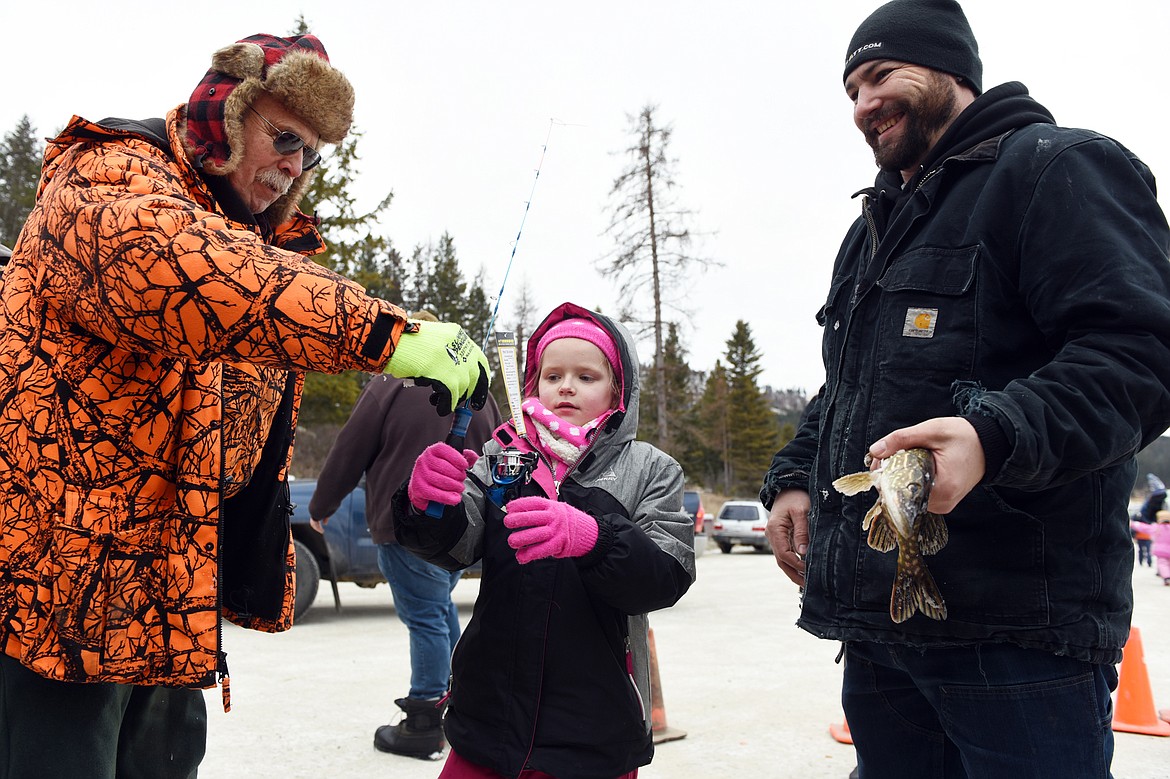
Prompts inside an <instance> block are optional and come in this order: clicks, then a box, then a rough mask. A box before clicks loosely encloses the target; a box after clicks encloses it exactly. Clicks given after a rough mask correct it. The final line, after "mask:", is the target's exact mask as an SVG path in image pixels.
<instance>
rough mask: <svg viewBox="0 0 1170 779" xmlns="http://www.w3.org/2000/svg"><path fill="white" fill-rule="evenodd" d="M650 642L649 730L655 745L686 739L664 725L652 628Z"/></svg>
mask: <svg viewBox="0 0 1170 779" xmlns="http://www.w3.org/2000/svg"><path fill="white" fill-rule="evenodd" d="M649 641H650V730H651V733H652V735H653V738H654V743H655V744H662V743H664V742H666V741H678V740H679V739H680V738H686V735H687V733H686V731H685V730H679V729H678V728H672V727H669V726H668V725H667V724H666V705H665V704H663V702H662V679H661V678H660V677H659V675H658V650H657V649H656V648H655V646H654V628H650V629H649Z"/></svg>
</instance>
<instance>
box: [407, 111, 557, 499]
mask: <svg viewBox="0 0 1170 779" xmlns="http://www.w3.org/2000/svg"><path fill="white" fill-rule="evenodd" d="M554 124H559V122H557V120H556V119H549V120H548V134H547V135H546V136H545V138H544V144H543V145H542V146H541V147H540V161H539V162H538V163H537V165H536V175H535V176H533V178H532V189H531V191H530V192H529V193H528V200H526V201H525V202H524V214H523V215H522V216H521V217H520V228H519V229H518V230H517V231H516V240H514V241H512V253H511V255H509V257H508V265H507V267H506V268H505V269H504V279H503V281H501V282H500V291H499V292H497V293H496V305H495V308H493V309H492V315H491V318H490V319H488V323H487V328H486V329H485V330H484V333H483V345H482V347H481V348H482V350H483V352H484V354H487V351H488V342H489V340H490V339H491V336H492V328H493V327H495V324H496V316H497V315H498V314H499V313H500V302H501V301H502V300H503V299H504V287H505V286H507V284H508V276H509V275H510V274H511V272H512V263H513V262H515V260H516V249H517V248H518V247H519V246H520V236H521V235H523V234H524V225H525V224H526V223H527V222H528V211H529V209H530V208H532V199H533V197H534V196H535V195H536V184H537V182H539V181H540V171H541V170H542V169H543V168H544V155H545V153H546V152H547V151H548V142H549V139H550V138H552V130H553V125H554ZM517 392H518V391H517ZM511 395H512V393H511V392H509V398H510V397H511ZM471 415H472V410H471V406H469V405H468V403H467V401H464V402H462V403H460V404H459V405H458V406H456V407H455V412H454V419H452V420H451V431H450V432H449V433H447V438H446V439H445V443H446V444H447V445H448V446H450V447H452V448H453V449H455V450H456V451H460V452H461V451H463V439H464V438H466V436H467V428H468V427H469V426H470V425H471ZM512 416H513V418H515V417H516V410H515V409H513V411H512ZM426 514H427V516H429V517H435V518H439V517H441V516H443V504H442V503H438V502H436V501H431V502H430V503H428V504H427V510H426Z"/></svg>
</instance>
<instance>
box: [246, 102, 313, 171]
mask: <svg viewBox="0 0 1170 779" xmlns="http://www.w3.org/2000/svg"><path fill="white" fill-rule="evenodd" d="M248 110H249V111H251V112H252V113H254V114H256V116H259V117H260V121H262V122H264V124H266V125H268V126H269V127H270V128H271V129H272V132H274V133H276V135H274V136H273V137H272V148H274V149H276V153H277V154H283V155H284V156H286V157H287V156H289V155H290V154H296V153H297V151H300V153H301V170H303V171H304V170H312V169H313V168H315V167H317V166H318V165H320V164H321V152H319V151H317V150H316V149H314V148H313V147H312V146H310V145H309V144H307V143H305V140H304V139H303V138H301V136H299V135H297V134H296V133H294V132H289V131H288V130H282V129H280V128H279V127H277V126H276V125H274V124H273V123H272V122H270V121H268V120H267V119H265V118H264V116H263V115H262V114H261V113H260V112H259V111H257V110H256V109H255V108H253V107H252V106H248Z"/></svg>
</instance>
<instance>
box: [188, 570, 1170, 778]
mask: <svg viewBox="0 0 1170 779" xmlns="http://www.w3.org/2000/svg"><path fill="white" fill-rule="evenodd" d="M698 569H699V578H698V581H697V582H696V583H695V585H694V587H692V589H691V591H690V592H689V593H687V595H686V597H684V598H683V599H682V601H681V602H680V603H679V604H678V605H677V606H675V607H674V608H672V609H669V610H667V611H664V612H660V613H657V614H654V615H653V616H652V617H651V625H652V627H653V630H654V637H655V644H656V647H657V654H658V664H659V672H660V674H661V678H662V698H663V703H664V708H665V712H666V720H667V725H668V726H669V727H670V728H671V729H672V730H678V731H681V732H682V733H685V736H684V737H683V738H681V739H679V740H676V741H670V742H667V743H662V744H660V745H659V746H658V748H657V750H656V753H655V758H654V762H653V763H652V764H651V765H650V766H648V767H646V768H644V769H642V771H641V772H640V774H639V776H640V779H667V777H669V778H670V779H691V777H694V778H695V779H723V778H724V777H726V778H727V779H731V778H732V777H734V778H735V779H743V777H781V778H784V777H793V778H794V779H821V778H822V777H824V778H825V779H845V777H847V776H848V774H849V771H850V770H852V768H853V766H854V764H855V761H854V756H853V749H852V747H851V746H849V745H846V744H841V743H838V742H837V741H836V740H834V739H833V738H832V736H831V735H830V733H829V727H830V726H831V725H836V726H840V725H841V724H842V723H843V722H844V718H843V714H842V712H841V708H840V700H839V689H840V678H841V676H840V673H841V672H840V666H838V665H836V664H835V663H834V658H835V657H836V655H837V651H838V648H839V645H838V644H837V643H836V642H830V641H821V640H818V639H816V638H813V637H812V636H810V635H809V634H807V633H805V632H804V631H802V630H800V629H798V628H796V627H795V626H794V623H795V621H796V616H797V592H796V588H795V587H794V586H792V585H790V584H789V582H788V580H787V579H786V578H784V576H783V575H782V574H781V573H780V571H779V569H777V568H776V566H775V563H774V562H773V561H772V558H771V557H770V556H768V555H763V554H755V553H752V552H751V551H749V550H747V549H742V548H737V549H736V550H735V551H734V552H733V553H732V554H720V553H719V552H718V551H717V550H714V549H713V548H711V549H708V551H707V553H706V554H704V555H703V556H702V557H700V558H699V559H698ZM478 587H479V583H478V581H477V580H464V581H463V582H461V583H460V584H459V586H458V587H456V589H455V600H456V602H457V603H458V605H459V610H460V614H461V616H462V618H463V619H464V620H467V619H468V618H469V617H470V615H471V606H472V604H473V602H474V600H475V596H476V594H477V592H478ZM1134 590H1135V600H1136V612H1135V616H1134V625H1135V626H1137V627H1138V628H1140V632H1141V640H1142V646H1143V648H1144V654H1145V661H1146V668H1147V672H1148V677H1149V682H1150V684H1149V687H1150V689H1151V690H1152V693H1153V699H1154V702H1155V704H1156V705H1157V706H1158V707H1159V708H1170V609H1167V604H1170V587H1164V586H1163V585H1162V582H1161V580H1160V579H1157V577H1155V576H1154V575H1153V573H1151V569H1149V568H1141V569H1138V570H1137V571H1136V572H1135V574H1134ZM340 593H341V600H342V604H343V608H342V611H341V612H340V613H338V612H335V611H334V607H333V602H332V596H331V593H330V590H329V587H328V586H322V588H321V591H320V594H319V595H318V597H317V601H316V603H315V604H314V605H313V607H312V608H311V609H310V610H309V612H308V614H307V616H306V617H305V618H304V620H303V621H302V622H301V623H300V624H298V625H297V626H296V627H294V628H293V629H292V630H290V631H289V632H287V633H283V634H279V635H266V634H259V633H255V632H253V631H247V630H241V629H239V628H236V627H234V626H230V625H229V626H226V627H225V630H224V639H223V642H224V648H225V650H226V651H227V652H228V662H229V666H230V668H231V674H232V706H233V709H232V712H231V713H230V714H224V713H223V709H222V703H221V699H220V693H219V691H218V690H208V691H207V701H208V720H209V735H208V749H207V757H206V758H205V760H204V763H203V767H202V769H201V770H200V777H201V778H202V779H236V778H237V777H238V778H239V779H244V778H245V777H247V779H254V778H255V777H280V779H301V778H302V777H303V778H304V779H309V778H310V777H311V778H312V779H318V778H319V777H332V778H337V779H349V778H351V777H352V778H354V779H356V778H358V777H381V776H393V777H395V779H415V778H416V777H417V778H418V779H424V778H426V779H433V778H434V777H436V776H437V775H438V773H439V768H440V766H441V763H438V762H428V761H423V760H415V759H411V758H404V757H398V756H396V755H387V754H383V753H381V752H378V751H377V750H375V749H374V747H373V735H374V729H375V728H376V727H377V726H378V725H382V724H386V723H387V722H390V721H391V718H392V716H393V714H394V713H395V712H397V708H396V707H395V706H394V702H393V700H394V698H396V697H400V696H402V695H405V694H406V690H407V685H408V681H409V666H408V647H407V635H406V629H405V628H404V627H403V626H402V625H401V623H399V622H398V620H397V619H396V618H395V617H394V615H393V605H392V602H391V598H390V591H389V589H388V588H387V587H385V586H379V587H377V588H375V589H371V590H363V589H360V588H358V587H356V586H353V585H345V584H343V585H341V586H340ZM1113 774H1114V776H1115V777H1116V779H1167V777H1170V738H1160V737H1157V736H1146V735H1137V734H1130V733H1118V734H1117V749H1116V757H1115V759H1114V764H1113Z"/></svg>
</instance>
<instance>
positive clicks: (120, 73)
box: [0, 0, 1170, 393]
mask: <svg viewBox="0 0 1170 779" xmlns="http://www.w3.org/2000/svg"><path fill="white" fill-rule="evenodd" d="M878 5H879V3H878V2H874V1H872V0H832V2H800V3H790V2H787V1H786V0H780V1H779V2H763V1H762V0H761V1H760V2H738V1H736V0H719V2H714V1H712V2H697V1H695V0H674V1H673V2H666V1H665V0H662V1H659V0H655V1H654V2H639V1H638V0H621V1H620V2H619V1H615V0H594V2H590V3H558V2H551V1H550V0H544V2H533V1H530V0H523V1H520V2H506V3H505V2H496V3H492V2H485V1H483V0H480V1H479V2H471V1H470V0H466V1H460V2H440V1H439V0H432V1H431V2H417V0H415V1H413V2H400V1H399V0H383V2H378V3H374V2H360V3H358V2H346V1H345V0H330V1H329V2H318V1H317V0H304V1H303V2H300V3H298V2H296V1H295V0H294V1H293V2H270V0H248V2H239V0H232V1H231V2H221V1H220V0H205V1H204V2H201V3H198V4H192V5H186V6H183V7H182V8H179V9H177V10H175V11H174V12H173V13H172V12H164V11H163V10H160V9H159V8H154V9H153V10H151V11H145V12H144V9H143V7H142V6H141V4H140V3H134V4H131V3H125V2H106V3H95V2H93V1H92V0H86V2H74V1H73V0H58V2H54V3H51V4H49V5H41V4H39V3H19V4H18V3H12V2H9V3H5V7H4V9H3V10H0V29H3V30H4V33H5V36H4V38H5V41H4V53H5V55H6V56H7V58H8V60H9V63H10V65H9V68H8V71H7V74H6V75H5V77H4V90H3V94H4V100H3V101H0V131H2V132H9V131H10V130H11V129H12V128H13V127H14V126H15V125H16V123H17V121H18V120H19V118H20V117H21V115H23V114H28V115H29V117H30V118H31V119H32V122H33V124H34V125H35V127H36V128H37V130H38V133H39V134H41V135H50V134H52V133H54V132H56V131H57V130H58V129H60V128H61V127H62V126H64V124H65V123H66V122H67V121H68V119H69V117H70V116H72V115H73V114H78V115H81V116H84V117H86V118H88V119H94V120H97V119H101V118H103V117H106V116H123V117H131V118H144V117H147V116H159V115H162V114H164V113H165V112H166V111H167V110H168V109H170V108H172V107H174V106H175V105H177V104H179V103H181V102H184V101H185V100H186V99H187V96H188V95H189V94H190V92H191V89H192V88H193V87H194V85H195V83H196V82H197V81H198V79H199V78H200V77H201V76H202V74H203V72H204V71H205V70H206V68H207V66H208V64H209V62H210V57H211V53H212V52H213V51H214V50H215V49H217V48H219V47H220V46H223V45H226V44H228V43H231V42H233V41H235V40H237V39H239V38H242V37H244V36H246V35H250V34H252V33H257V32H268V33H273V34H279V35H285V34H288V32H289V31H290V30H291V29H292V27H293V26H294V23H295V19H296V17H297V15H298V13H303V14H304V16H305V18H306V19H307V21H308V22H309V25H310V27H311V28H312V30H313V31H314V32H315V33H316V34H317V35H318V36H319V37H320V38H321V40H322V42H323V43H324V44H325V46H326V48H327V49H328V50H329V53H330V56H331V58H332V61H333V63H334V65H336V66H337V67H338V68H340V69H341V70H342V71H344V72H345V73H346V75H347V76H348V77H349V79H350V80H351V81H352V82H353V83H354V86H355V89H356V91H357V108H356V127H357V128H358V129H359V130H361V131H362V132H363V133H364V137H363V139H362V141H361V144H360V146H359V150H360V152H361V153H362V156H363V159H362V161H361V162H360V173H361V181H360V186H359V188H358V195H359V206H361V205H364V206H366V207H372V206H373V205H374V204H375V203H376V202H377V201H378V200H379V199H380V198H381V197H382V196H383V195H384V194H385V193H386V192H387V191H390V190H393V192H394V200H393V204H392V205H391V207H390V209H389V211H388V212H387V217H386V219H385V222H384V230H383V231H384V232H385V234H387V235H389V236H390V237H391V238H392V239H393V241H394V243H395V245H396V246H397V247H398V248H399V250H400V251H402V252H403V254H406V255H409V253H410V251H411V249H412V248H413V247H414V246H415V245H416V244H419V243H423V242H427V241H433V240H437V239H438V238H439V237H440V236H441V235H442V234H443V232H445V231H446V232H449V233H451V235H452V236H453V237H454V239H455V246H456V250H457V252H458V255H459V257H460V259H461V261H462V263H463V267H464V269H465V271H466V272H467V273H468V275H472V274H474V273H475V272H476V271H478V270H479V269H480V268H481V267H482V268H483V269H484V271H485V273H486V275H487V278H488V281H489V283H488V287H489V293H490V294H492V295H494V294H495V292H496V291H497V290H498V289H499V285H500V283H501V281H502V279H503V274H504V271H505V268H506V267H507V264H508V260H509V257H510V256H511V254H512V244H513V241H514V239H515V238H516V233H517V230H518V229H519V228H520V225H521V220H522V218H524V207H525V202H526V201H527V200H528V199H529V195H530V194H532V205H531V209H530V210H529V212H528V215H527V220H526V222H525V226H524V232H523V234H522V235H521V237H520V242H519V244H518V246H517V250H516V256H515V263H514V265H513V268H512V274H511V276H510V278H509V281H508V288H507V289H506V290H505V292H504V299H503V301H502V305H501V309H500V310H501V313H500V323H501V324H503V325H506V326H511V325H512V324H513V322H514V320H513V317H512V311H511V304H512V303H513V302H514V300H515V295H516V293H517V291H518V289H519V287H520V285H521V284H525V283H526V284H527V285H528V286H529V288H530V291H531V293H532V295H533V297H534V299H535V301H536V304H537V306H538V308H539V310H540V312H541V314H543V313H544V312H545V311H547V310H548V309H549V308H551V307H552V306H554V305H556V304H557V303H560V302H562V301H563V300H569V299H571V300H573V301H575V302H579V303H581V304H583V305H586V306H590V307H595V308H596V307H600V308H601V309H603V310H607V311H610V312H615V311H616V310H617V303H616V301H615V299H614V295H615V289H614V287H613V285H612V284H611V283H610V282H608V281H606V280H605V279H603V278H601V277H600V275H599V274H598V273H597V272H596V271H595V264H596V261H597V260H598V259H599V258H601V257H602V256H604V255H605V254H606V253H607V252H609V251H610V250H611V249H612V248H613V246H612V243H611V242H610V240H609V239H608V238H607V237H606V236H605V235H603V231H604V228H605V225H606V223H607V214H606V210H605V209H606V206H607V204H608V203H609V202H610V201H609V197H608V194H609V189H610V186H611V184H612V181H613V179H614V177H615V176H616V175H617V174H618V173H619V172H620V170H621V168H622V166H623V164H624V160H623V158H622V157H621V156H619V155H616V154H615V152H618V151H620V150H622V149H624V148H626V146H627V145H628V142H629V137H628V135H627V131H628V122H627V115H629V114H636V113H637V112H638V111H639V110H640V109H641V108H642V106H644V105H646V104H648V103H653V104H656V105H658V111H657V116H658V118H659V120H660V121H662V122H665V123H669V124H671V125H672V126H673V130H674V139H673V145H672V149H671V151H672V152H673V156H674V157H676V158H677V159H678V166H677V182H678V184H679V186H680V190H679V200H680V203H681V204H682V205H684V206H686V207H688V208H690V209H692V210H693V211H694V212H695V218H694V221H693V224H692V226H693V228H694V229H696V230H697V231H700V232H704V233H707V234H708V235H707V237H706V238H704V239H703V240H702V241H701V242H700V243H699V244H698V245H697V246H696V247H695V250H696V252H699V253H702V254H703V255H705V256H709V257H711V258H713V259H716V260H718V261H720V262H722V263H723V264H724V267H723V268H722V269H718V270H714V271H711V272H709V273H707V274H705V275H702V276H696V278H695V279H694V283H693V286H692V287H691V289H690V292H689V294H688V296H687V298H686V300H685V301H684V305H686V306H687V307H688V308H689V310H690V315H689V317H687V318H686V320H685V321H684V322H683V331H682V335H683V339H684V344H685V346H686V348H687V350H688V352H689V357H690V363H691V365H692V367H695V368H700V369H709V368H710V367H711V366H712V365H713V364H714V362H715V360H716V359H719V358H720V357H721V356H722V355H723V353H724V352H725V341H726V340H727V339H728V337H730V335H731V334H732V331H733V330H734V326H735V322H736V320H737V319H743V320H745V321H747V322H748V324H749V325H750V326H751V329H752V332H753V334H754V336H755V340H756V344H757V345H758V346H759V348H760V349H761V351H762V352H763V358H764V359H763V365H764V368H765V370H764V373H763V375H762V377H761V378H762V381H764V382H765V383H768V384H771V385H773V386H775V387H779V388H788V387H799V388H804V389H805V390H807V391H809V392H810V393H811V392H813V391H815V390H816V388H817V387H818V386H819V385H820V383H821V380H822V374H823V370H822V366H821V361H820V332H819V328H818V327H817V325H816V322H815V319H814V315H815V313H816V311H817V309H818V308H819V307H820V304H821V302H822V301H823V299H824V296H825V293H826V291H827V287H828V281H829V279H828V275H829V273H830V269H831V265H832V260H833V257H834V255H835V253H836V250H837V246H838V244H839V243H840V240H841V238H842V236H843V235H844V232H845V230H846V228H847V227H848V225H849V223H850V222H851V221H852V220H853V218H854V217H855V216H856V215H857V214H858V212H859V208H860V206H859V203H857V202H856V201H854V200H852V199H851V197H850V196H851V195H852V193H854V192H856V191H857V190H859V189H861V188H862V187H864V186H867V185H868V184H870V183H872V180H873V175H874V172H875V169H874V166H873V158H872V155H871V154H870V151H869V148H868V147H867V146H866V145H865V143H864V141H863V139H862V137H861V134H860V133H859V132H858V131H857V130H856V129H855V128H854V126H853V124H852V119H851V110H850V109H851V106H850V103H849V101H848V100H847V99H846V97H845V94H844V90H843V88H842V85H841V68H842V63H843V61H844V56H845V50H846V48H847V46H848V43H849V39H850V37H851V36H852V34H853V31H854V30H855V29H856V27H857V25H858V24H859V23H860V21H861V20H862V19H863V18H864V17H865V16H866V15H867V14H868V13H869V12H870V11H872V10H873V9H874V8H876V7H877V6H878ZM964 7H965V9H966V12H967V15H968V17H969V19H970V20H971V25H972V27H973V28H974V31H975V34H976V37H977V38H978V39H979V43H980V51H981V54H982V58H983V63H984V79H983V82H984V88H985V89H986V88H990V87H992V86H994V85H996V84H999V83H1002V82H1004V81H1012V80H1018V81H1022V82H1024V83H1025V84H1026V85H1027V86H1028V87H1029V89H1030V90H1031V93H1032V95H1033V96H1034V97H1036V98H1037V99H1038V100H1039V101H1040V102H1041V103H1043V104H1044V105H1046V106H1047V107H1048V108H1049V109H1050V110H1051V111H1052V112H1053V113H1054V114H1055V116H1056V119H1057V121H1058V122H1059V123H1061V124H1064V125H1068V126H1079V127H1089V128H1092V129H1094V130H1098V131H1100V132H1103V133H1106V134H1108V135H1111V136H1113V137H1115V138H1117V139H1118V140H1120V141H1121V142H1122V143H1124V144H1125V145H1126V146H1128V147H1129V148H1130V149H1131V150H1132V151H1134V152H1135V153H1137V154H1138V155H1139V156H1140V157H1142V158H1143V159H1144V160H1145V162H1146V163H1147V164H1149V165H1150V167H1151V168H1153V170H1154V173H1155V174H1161V175H1162V176H1163V193H1162V197H1161V202H1162V204H1163V208H1166V204H1167V203H1168V202H1170V201H1168V200H1167V198H1168V197H1170V195H1167V189H1168V188H1170V183H1166V182H1170V149H1168V142H1170V137H1168V131H1167V124H1168V121H1167V120H1168V119H1170V111H1168V110H1167V97H1166V95H1167V86H1166V79H1165V73H1166V61H1165V54H1164V52H1165V50H1166V35H1167V33H1168V32H1170V10H1168V9H1170V3H1166V2H1165V0H1114V1H1113V2H1109V3H1087V2H1072V3H1056V4H1054V3H1047V2H1033V1H1030V0H1023V1H1021V0H967V2H966V3H964ZM119 9H121V10H119ZM176 15H177V16H178V17H179V19H181V21H177V20H176ZM550 130H551V132H550ZM546 139H547V140H548V143H547V149H546V150H545V151H544V157H543V159H544V162H543V168H542V172H541V175H540V178H539V180H536V179H535V171H536V168H537V165H538V164H539V163H540V161H541V156H542V146H543V145H544V144H545V141H546ZM534 181H535V190H534V189H533V185H534ZM1102 261H1103V262H1107V261H1108V257H1102ZM649 353H650V348H649V344H645V345H643V347H642V354H643V359H644V360H645V359H647V358H648V355H649Z"/></svg>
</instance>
